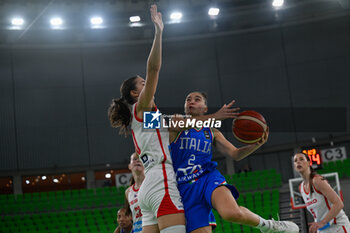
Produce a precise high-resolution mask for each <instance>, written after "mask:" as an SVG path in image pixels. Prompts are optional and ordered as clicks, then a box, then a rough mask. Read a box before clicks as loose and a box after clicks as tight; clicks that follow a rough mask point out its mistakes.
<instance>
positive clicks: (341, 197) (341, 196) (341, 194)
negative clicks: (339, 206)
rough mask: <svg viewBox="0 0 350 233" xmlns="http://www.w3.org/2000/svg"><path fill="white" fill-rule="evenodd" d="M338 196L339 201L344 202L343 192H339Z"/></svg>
mask: <svg viewBox="0 0 350 233" xmlns="http://www.w3.org/2000/svg"><path fill="white" fill-rule="evenodd" d="M339 194H340V199H341V200H342V201H344V198H343V191H341V190H339Z"/></svg>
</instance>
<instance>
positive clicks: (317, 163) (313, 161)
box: [302, 148, 323, 170]
mask: <svg viewBox="0 0 350 233" xmlns="http://www.w3.org/2000/svg"><path fill="white" fill-rule="evenodd" d="M302 152H303V153H304V154H307V155H308V156H309V158H310V166H312V168H313V169H315V170H317V169H322V168H323V160H322V156H321V152H320V150H318V149H315V148H312V149H306V150H303V151H302Z"/></svg>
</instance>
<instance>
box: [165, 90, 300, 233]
mask: <svg viewBox="0 0 350 233" xmlns="http://www.w3.org/2000/svg"><path fill="white" fill-rule="evenodd" d="M207 110H208V108H207V97H206V95H205V94H204V93H201V92H192V93H190V94H189V95H188V96H187V97H186V101H185V113H186V115H192V116H194V117H196V116H201V115H204V114H205V113H206V112H207ZM267 138H268V132H265V133H264V135H263V137H262V139H261V141H260V142H258V143H256V144H253V145H248V146H244V147H241V148H236V147H235V146H233V145H232V144H231V143H230V142H229V141H228V140H227V139H226V138H225V137H224V136H223V134H222V133H221V132H220V131H219V130H217V129H215V128H205V127H202V128H200V129H195V128H193V129H186V130H183V129H182V130H181V129H179V128H172V129H171V131H170V142H171V144H170V150H171V157H172V160H173V166H174V170H175V173H176V178H177V182H178V188H179V191H180V194H181V197H182V201H183V204H184V208H185V217H186V231H187V232H192V233H199V232H205V233H207V232H211V227H210V223H209V222H210V219H211V216H212V213H211V209H212V208H214V209H216V210H217V211H218V213H219V214H220V216H221V217H222V218H223V219H224V220H227V221H230V222H235V223H239V224H243V225H248V226H252V227H256V228H258V229H260V230H261V232H286V233H297V232H299V228H298V226H297V225H296V224H294V223H292V222H288V221H274V220H265V219H263V218H261V217H259V216H258V215H256V214H254V213H252V212H251V211H249V210H248V209H246V208H244V207H242V206H238V205H237V202H236V200H235V199H237V198H238V195H239V194H238V191H237V190H236V188H235V187H234V186H231V185H228V184H227V183H226V181H225V178H224V177H223V176H222V175H221V174H220V172H219V171H218V170H216V166H217V163H216V162H214V161H212V160H211V159H212V146H216V148H217V149H218V150H219V151H220V152H221V153H222V154H225V155H228V156H231V157H232V158H233V159H235V160H241V159H243V158H245V157H247V156H248V155H250V154H251V153H253V152H254V151H255V150H257V149H258V148H259V147H260V146H261V145H263V144H264V143H265V142H266V141H267Z"/></svg>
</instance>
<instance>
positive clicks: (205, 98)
mask: <svg viewBox="0 0 350 233" xmlns="http://www.w3.org/2000/svg"><path fill="white" fill-rule="evenodd" d="M195 92H197V93H199V94H201V96H202V97H203V99H204V102H205V105H207V106H208V95H207V93H206V92H203V91H192V92H191V93H195ZM191 93H189V94H191ZM189 94H188V95H189Z"/></svg>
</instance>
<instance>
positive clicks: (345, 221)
mask: <svg viewBox="0 0 350 233" xmlns="http://www.w3.org/2000/svg"><path fill="white" fill-rule="evenodd" d="M317 232H319V233H350V222H349V218H348V216H346V215H345V214H344V215H343V216H341V217H340V218H337V224H333V225H331V226H330V227H329V228H327V229H324V230H322V231H317Z"/></svg>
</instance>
